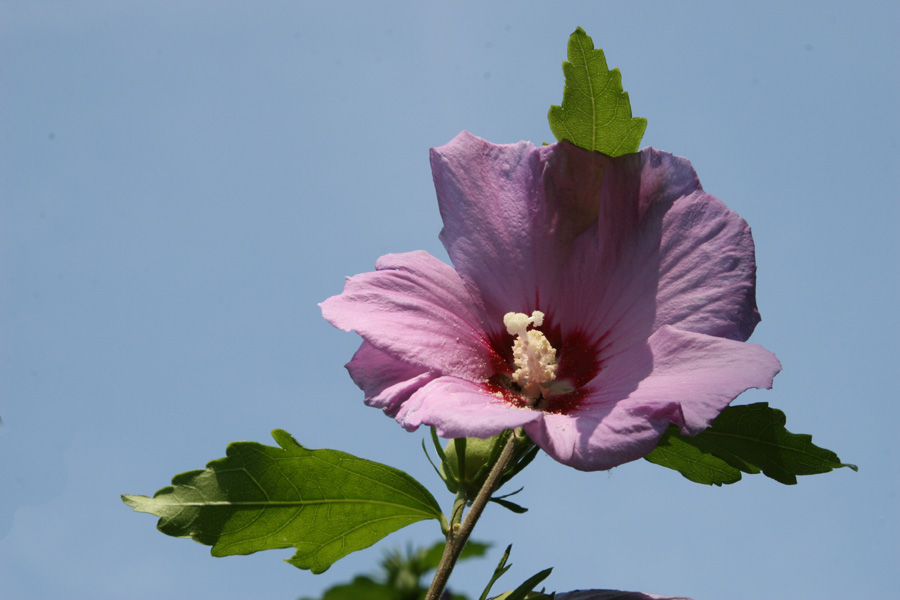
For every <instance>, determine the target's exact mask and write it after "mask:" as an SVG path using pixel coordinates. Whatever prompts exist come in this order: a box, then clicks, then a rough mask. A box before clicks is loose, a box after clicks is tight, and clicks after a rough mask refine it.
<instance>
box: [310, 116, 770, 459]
mask: <svg viewBox="0 0 900 600" xmlns="http://www.w3.org/2000/svg"><path fill="white" fill-rule="evenodd" d="M431 168H432V173H433V176H434V183H435V188H436V190H437V197H438V204H439V206H440V211H441V216H442V218H443V221H444V229H443V231H442V232H441V235H440V239H441V241H442V242H443V244H444V247H445V248H446V249H447V253H448V254H449V256H450V259H451V261H452V262H453V267H451V266H449V265H447V264H445V263H443V262H442V261H440V260H438V259H437V258H435V257H434V256H432V255H430V254H428V253H427V252H424V251H418V252H409V253H405V254H389V255H386V256H382V257H381V258H380V259H378V261H377V262H376V265H375V268H376V271H375V272H372V273H364V274H361V275H357V276H355V277H349V278H348V279H347V281H346V284H345V287H344V291H343V293H341V294H340V295H337V296H334V297H332V298H329V299H328V300H326V301H325V302H323V303H322V305H321V306H322V312H323V315H324V317H325V318H326V319H327V320H328V321H329V322H330V323H331V324H333V325H334V326H336V327H338V328H340V329H343V330H347V331H350V330H353V331H356V332H357V333H358V334H359V335H360V336H361V337H362V339H363V342H362V345H361V346H360V348H359V350H358V351H357V352H356V354H355V355H354V356H353V359H352V360H351V361H350V362H349V363H348V364H347V369H348V370H349V372H350V376H351V377H352V378H353V380H354V382H356V384H357V385H358V386H359V387H360V388H361V389H362V390H363V392H364V393H365V401H366V404H368V405H369V406H373V407H377V408H381V409H382V410H383V411H384V412H385V413H386V414H387V415H389V416H391V417H393V418H395V419H396V420H397V421H398V422H399V423H400V424H401V425H402V426H403V427H404V428H406V429H407V430H410V431H412V430H415V429H416V428H418V427H419V426H420V425H432V426H434V427H435V428H436V429H437V431H438V433H439V434H440V435H441V436H442V437H445V438H456V437H478V438H487V437H491V436H493V435H496V434H498V433H500V432H501V431H503V430H504V429H510V428H516V427H524V429H525V431H526V433H527V434H528V435H529V436H530V438H531V439H532V440H533V441H534V442H535V443H536V444H537V445H538V446H540V447H541V448H542V449H543V450H544V451H545V452H547V454H549V455H550V456H552V457H553V458H554V459H556V460H558V461H560V462H562V463H564V464H567V465H571V466H573V467H575V468H577V469H582V470H599V469H609V468H612V467H615V466H616V465H619V464H622V463H625V462H628V461H631V460H635V459H638V458H640V457H642V456H644V455H646V454H647V453H648V452H650V451H651V450H653V448H654V447H655V445H656V443H657V441H658V440H659V438H660V436H661V435H662V433H663V432H664V431H665V430H666V428H667V427H668V426H669V424H670V423H674V424H676V425H677V426H678V427H680V428H681V431H682V432H683V433H685V434H688V435H695V434H697V433H700V432H701V431H703V430H704V429H706V428H707V427H708V426H709V425H710V423H711V422H712V421H713V419H715V417H716V416H717V415H718V414H719V413H720V412H721V411H722V409H723V408H725V407H726V406H727V405H728V404H729V403H730V402H731V401H732V400H734V398H736V397H737V396H738V395H739V394H740V393H742V392H743V391H745V390H747V389H748V388H754V387H756V388H758V387H765V388H769V387H771V385H772V378H773V377H774V376H775V374H776V373H778V371H779V370H780V369H781V366H780V364H779V363H778V360H777V359H776V358H775V356H774V355H773V354H772V353H770V352H769V351H767V350H765V349H764V348H762V347H761V346H758V345H755V344H749V343H746V340H747V338H748V337H749V336H750V334H751V333H752V331H753V329H754V327H755V326H756V324H757V323H758V322H759V313H758V311H757V309H756V299H755V281H756V264H755V259H754V248H753V240H752V238H751V235H750V228H749V227H748V225H747V223H746V222H745V221H744V220H743V219H741V218H740V217H739V216H738V215H737V214H736V213H734V212H732V211H731V210H729V209H728V208H727V207H726V206H725V205H724V204H723V203H722V202H720V201H719V200H717V199H716V198H714V197H713V196H711V195H709V194H707V193H706V192H704V191H703V189H702V187H701V186H700V182H699V180H698V179H697V175H696V173H695V172H694V170H693V168H692V167H691V165H690V163H689V162H688V161H687V160H685V159H683V158H680V157H677V156H673V155H671V154H667V153H664V152H660V151H658V150H654V149H653V148H647V149H645V150H643V151H642V152H640V153H637V154H629V155H625V156H620V157H616V158H611V157H609V156H606V155H604V154H600V153H598V152H589V151H587V150H584V149H581V148H578V147H576V146H573V145H572V144H569V143H568V142H565V141H564V142H560V143H558V144H551V145H547V146H542V147H535V146H533V145H532V144H530V143H527V142H520V143H518V144H508V145H496V144H491V143H490V142H487V141H485V140H482V139H480V138H478V137H475V136H473V135H471V134H470V133H467V132H463V133H461V134H460V135H458V136H457V137H456V138H455V139H454V140H453V141H451V142H450V143H449V144H447V145H445V146H441V147H439V148H433V149H432V150H431Z"/></svg>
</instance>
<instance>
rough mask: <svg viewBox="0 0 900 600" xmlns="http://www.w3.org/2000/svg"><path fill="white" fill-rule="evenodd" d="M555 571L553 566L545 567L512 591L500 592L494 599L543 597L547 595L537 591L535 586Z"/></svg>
mask: <svg viewBox="0 0 900 600" xmlns="http://www.w3.org/2000/svg"><path fill="white" fill-rule="evenodd" d="M551 571H553V569H552V568H550V569H544V570H543V571H541V572H540V573H535V574H534V575H532V576H531V577H529V578H528V579H526V580H525V582H524V583H522V585H520V586H519V587H517V588H516V589H514V590H512V591H511V592H506V593H505V594H500V595H499V596H497V597H496V598H494V600H527V599H529V598H536V597H537V598H541V597H546V596H545V595H544V593H543V592H535V591H534V587H535V586H536V585H537V584H539V583H540V582H542V581H543V580H545V579H547V577H549V575H550V572H551Z"/></svg>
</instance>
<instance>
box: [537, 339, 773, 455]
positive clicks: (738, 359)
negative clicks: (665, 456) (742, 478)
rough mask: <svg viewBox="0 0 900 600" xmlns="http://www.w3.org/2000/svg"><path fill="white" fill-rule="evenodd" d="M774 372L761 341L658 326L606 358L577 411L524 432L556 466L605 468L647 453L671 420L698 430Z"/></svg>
mask: <svg viewBox="0 0 900 600" xmlns="http://www.w3.org/2000/svg"><path fill="white" fill-rule="evenodd" d="M780 370H781V365H780V364H779V362H778V360H777V359H776V358H775V355H774V354H772V353H771V352H769V351H768V350H766V349H765V348H763V347H762V346H758V345H756V344H748V343H744V342H737V341H734V340H728V339H724V338H718V337H714V336H708V335H703V334H698V333H692V332H686V331H681V330H678V329H675V328H673V327H670V326H664V327H662V328H661V329H660V330H659V331H657V332H656V333H654V334H653V336H652V337H651V338H650V339H649V340H648V342H647V344H646V345H638V346H634V347H632V348H631V349H629V350H627V351H625V352H623V353H621V354H619V355H616V356H614V357H611V358H610V359H609V360H608V361H607V363H606V364H605V367H604V369H603V371H602V372H601V373H600V374H599V375H598V376H597V377H596V378H595V379H594V380H593V381H592V382H591V383H590V384H588V386H587V387H588V388H589V389H591V393H590V395H589V396H588V397H587V398H586V399H585V400H584V401H583V402H582V404H581V406H579V407H578V408H577V409H575V410H573V411H572V412H569V413H568V414H547V415H546V416H545V417H544V419H543V421H542V422H540V423H532V424H531V425H528V426H526V428H525V430H526V431H527V432H528V434H529V436H531V439H532V440H534V442H535V443H536V444H538V445H539V446H540V447H541V448H543V449H544V451H545V452H547V453H548V454H549V455H550V456H552V457H553V458H555V459H556V460H558V461H560V462H562V463H565V464H567V465H570V466H573V467H575V468H577V469H581V470H585V471H594V470H603V469H610V468H612V467H615V466H617V465H620V464H623V463H626V462H629V461H632V460H636V459H638V458H640V457H642V456H644V455H646V454H647V453H649V452H650V451H651V450H653V448H654V447H655V446H656V443H657V441H658V440H659V437H660V436H661V435H662V433H663V432H664V431H665V430H666V428H667V427H668V425H669V423H670V422H671V423H675V424H676V425H678V426H679V427H681V430H682V431H683V432H684V433H686V434H689V435H696V434H698V433H700V432H701V431H703V430H704V429H706V428H707V427H708V426H709V425H710V423H712V421H713V420H714V419H715V418H716V417H717V416H718V415H719V413H720V412H721V411H722V409H723V408H725V407H726V406H727V405H728V404H729V403H730V402H731V401H732V400H734V399H735V398H736V397H737V396H738V395H740V394H741V393H742V392H744V391H746V390H747V389H749V388H754V387H755V388H771V387H772V379H773V378H774V377H775V375H776V374H777V373H778V372H779V371H780Z"/></svg>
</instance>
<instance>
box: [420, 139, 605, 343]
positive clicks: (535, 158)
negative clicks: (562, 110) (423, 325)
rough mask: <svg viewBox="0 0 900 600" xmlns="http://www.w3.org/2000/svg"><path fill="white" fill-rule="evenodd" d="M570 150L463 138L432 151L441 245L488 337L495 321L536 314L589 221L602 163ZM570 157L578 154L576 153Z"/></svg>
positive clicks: (598, 158)
mask: <svg viewBox="0 0 900 600" xmlns="http://www.w3.org/2000/svg"><path fill="white" fill-rule="evenodd" d="M573 149H575V148H574V146H571V145H563V146H559V145H555V146H545V147H542V148H535V147H534V146H533V145H531V144H530V143H527V142H520V143H518V144H509V145H495V144H491V143H489V142H487V141H485V140H482V139H481V138H478V137H475V136H473V135H472V134H470V133H468V132H463V133H461V134H459V135H458V136H456V138H454V139H453V140H452V141H451V142H450V143H449V144H446V145H445V146H441V147H439V148H433V149H432V151H431V167H432V173H433V176H434V184H435V189H436V190H437V196H438V203H439V205H440V209H441V216H442V217H443V219H444V229H443V230H442V231H441V241H442V242H443V243H444V246H445V247H446V248H447V252H448V253H449V255H450V259H451V260H452V261H453V264H454V266H455V267H456V269H457V270H458V271H459V274H460V276H461V277H462V279H463V281H464V282H465V283H466V285H467V287H469V289H470V290H477V294H478V295H480V296H481V297H483V298H484V302H485V308H486V309H487V314H488V315H490V316H491V319H492V320H491V322H489V323H488V326H489V327H492V330H491V331H492V332H496V331H499V330H500V328H501V318H502V315H503V314H505V313H506V312H509V311H516V312H527V313H530V312H531V311H532V310H535V309H538V308H541V306H542V299H541V298H540V297H539V295H540V294H539V290H540V292H541V293H543V292H546V291H548V290H550V289H552V288H553V287H554V286H555V285H556V284H557V281H558V272H559V270H560V268H561V267H562V264H563V262H564V260H565V258H566V254H567V250H568V246H569V245H570V244H571V242H572V241H573V240H574V239H575V237H576V236H577V235H578V234H579V233H580V232H581V231H583V230H584V229H585V228H587V227H589V226H590V225H591V223H593V221H594V220H595V219H596V216H597V206H596V194H597V189H598V186H599V183H600V180H601V175H602V173H603V168H604V166H605V165H606V164H607V163H608V162H609V161H610V160H611V159H609V158H608V157H606V156H603V155H600V154H594V153H589V152H584V151H575V152H572V150H573ZM575 150H577V149H575Z"/></svg>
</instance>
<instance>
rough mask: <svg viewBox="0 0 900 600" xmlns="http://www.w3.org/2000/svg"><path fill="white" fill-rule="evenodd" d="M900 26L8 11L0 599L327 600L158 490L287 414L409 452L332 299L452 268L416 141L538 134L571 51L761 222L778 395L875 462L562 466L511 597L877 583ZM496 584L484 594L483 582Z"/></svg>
mask: <svg viewBox="0 0 900 600" xmlns="http://www.w3.org/2000/svg"><path fill="white" fill-rule="evenodd" d="M898 22H900V9H898V8H897V5H896V4H895V3H888V2H857V3H839V2H789V3H783V2H756V3H752V4H742V5H738V4H737V3H721V2H693V3H690V4H689V5H688V6H676V5H675V3H668V2H654V1H648V2H641V3H613V2H555V3H540V2H516V3H512V2H507V3H501V2H498V3H483V2H457V3H444V4H440V5H439V4H437V3H429V2H417V3H412V2H410V3H404V2H396V3H378V2H357V3H350V2H270V3H265V4H261V3H249V2H246V3H239V2H217V3H206V2H111V1H109V2H98V1H84V2H72V3H61V2H42V1H29V2H24V1H12V0H3V1H2V2H0V256H2V261H0V276H2V283H0V298H2V300H0V306H2V311H0V340H2V342H0V352H2V355H0V356H2V359H0V417H2V419H3V422H4V424H3V426H2V427H0V581H2V582H3V589H4V597H5V598H11V599H19V598H34V599H45V598H46V599H50V598H53V599H56V598H64V597H91V598H94V599H95V600H103V599H113V598H116V599H117V598H123V597H128V598H136V599H142V598H158V597H160V596H166V597H170V598H187V597H210V598H212V597H215V598H219V599H221V600H226V599H231V598H247V597H266V598H284V599H293V598H296V597H298V596H300V595H304V594H308V595H313V594H315V593H317V592H318V591H320V590H321V589H323V588H325V587H327V586H329V585H331V584H333V583H335V582H337V581H341V580H345V579H348V578H350V577H351V576H352V575H354V574H355V573H358V572H360V571H365V570H371V569H372V568H373V566H374V564H375V562H376V561H377V560H378V559H379V558H380V557H381V555H382V552H383V551H384V550H385V549H387V548H389V547H391V546H398V545H405V544H407V543H410V542H411V543H417V544H428V543H431V542H432V541H434V540H436V539H437V537H438V535H439V530H438V528H437V527H436V526H435V525H434V524H433V523H424V524H419V525H416V526H413V527H410V528H408V529H406V530H403V531H401V532H399V533H396V534H394V535H392V536H391V537H389V538H388V539H387V540H386V541H384V542H382V543H381V544H379V545H377V546H375V547H373V548H372V549H369V550H367V551H364V552H360V553H357V554H355V555H352V556H350V557H348V558H347V559H344V560H343V561H341V562H339V563H338V564H336V565H335V566H334V567H332V569H331V570H329V571H328V572H327V573H325V574H324V575H320V576H314V575H311V574H310V573H308V572H304V571H299V570H297V569H295V568H293V567H291V566H289V565H287V564H286V563H283V562H282V561H281V560H280V559H282V558H287V557H288V556H290V552H289V551H272V552H266V553H260V554H256V555H253V556H250V557H231V558H226V559H213V558H211V557H210V556H209V551H208V548H206V547H203V546H200V545H198V544H195V543H193V542H190V541H185V540H178V539H174V538H169V537H166V536H163V535H162V534H160V533H158V532H156V531H155V519H153V518H152V517H150V516H147V515H139V514H134V513H132V512H131V511H130V510H129V509H128V508H127V507H126V506H124V505H123V504H122V503H121V502H120V500H119V494H121V493H134V494H152V493H153V492H154V491H155V490H157V489H158V488H160V487H163V486H164V485H166V484H167V483H168V482H169V480H170V479H171V477H172V476H173V475H174V474H176V473H179V472H182V471H186V470H191V469H196V468H200V467H202V466H203V465H204V464H205V463H206V462H207V461H209V460H211V459H214V458H218V457H220V456H222V455H223V453H224V449H225V446H226V445H227V444H228V443H229V442H231V441H234V440H241V439H247V440H255V441H261V442H266V443H268V442H270V440H271V438H270V435H269V432H270V431H271V430H272V429H274V428H283V429H286V430H288V431H290V432H291V433H292V434H293V435H294V436H295V437H296V438H297V439H298V440H299V441H300V442H301V443H303V444H305V445H307V446H309V447H312V448H319V447H330V448H336V449H340V450H344V451H347V452H350V453H353V454H356V455H360V456H363V457H366V458H370V459H372V460H377V461H380V462H384V463H387V464H390V465H392V466H396V467H398V468H401V469H403V470H405V471H407V472H409V473H411V474H413V475H414V476H416V477H418V478H419V479H420V480H421V481H423V482H424V483H425V484H426V485H427V486H429V487H430V488H431V489H432V490H433V492H434V493H435V495H436V496H437V497H438V499H439V500H440V501H441V502H442V503H443V504H444V506H448V505H449V503H450V501H451V498H450V497H449V496H447V495H446V493H441V490H442V489H443V488H442V484H441V483H440V482H439V481H438V480H437V478H436V477H435V476H434V474H433V472H432V471H431V467H430V466H428V464H427V462H426V461H425V460H424V457H423V456H422V455H421V451H420V449H419V444H420V440H421V438H422V433H424V432H419V433H414V434H410V433H405V432H404V431H403V430H402V429H401V428H400V427H398V426H397V425H396V424H395V423H394V422H393V421H392V420H390V419H387V418H385V417H384V416H383V415H381V414H380V412H378V411H376V410H373V409H369V408H366V407H365V406H364V405H363V404H362V396H361V393H360V392H359V390H358V389H357V388H356V387H355V386H354V385H353V384H352V382H351V381H350V380H349V378H348V377H347V375H346V372H345V371H344V369H343V364H344V363H345V362H346V361H347V360H348V359H349V357H350V356H351V355H352V353H353V351H354V350H355V348H356V346H357V344H358V340H357V338H356V337H355V336H354V335H351V334H346V333H341V332H339V331H337V330H335V329H333V328H332V327H331V326H330V325H328V324H327V323H326V322H325V321H323V320H322V318H321V315H320V312H319V309H318V307H317V303H318V302H320V301H321V300H323V299H325V298H326V297H328V296H330V295H333V294H336V293H338V292H339V291H340V290H341V287H342V284H343V278H344V276H346V275H352V274H355V273H359V272H364V271H369V270H371V269H372V267H373V265H374V261H375V259H376V258H377V257H378V256H380V255H382V254H385V253H388V252H400V251H409V250H415V249H425V250H428V251H430V252H432V253H433V254H435V255H436V256H439V257H441V258H446V254H445V253H444V251H443V249H442V248H441V246H440V244H439V242H438V240H437V233H438V231H439V230H440V227H441V223H440V219H439V215H438V211H437V204H436V202H435V199H434V191H433V188H432V184H431V173H430V170H429V165H428V148H429V147H431V146H436V145H441V144H444V143H446V142H447V141H449V140H450V139H452V138H453V137H454V136H455V135H456V134H457V133H458V132H459V131H460V130H463V129H467V130H469V131H471V132H473V133H475V134H476V135H479V136H481V137H484V138H486V139H488V140H491V141H493V142H498V143H500V142H515V141H518V140H521V139H525V140H531V141H534V142H535V143H541V142H544V141H552V134H551V133H550V130H549V127H548V125H547V121H546V113H547V110H548V108H549V106H550V105H551V104H554V103H559V101H560V99H561V94H562V85H563V81H562V71H561V69H560V64H561V62H562V60H563V59H564V58H565V48H566V40H567V38H568V35H569V34H570V33H571V32H572V30H574V29H575V27H576V26H581V27H583V28H584V29H585V30H586V31H587V32H588V34H590V35H591V36H592V37H593V39H594V41H595V43H596V44H597V46H598V47H602V48H604V49H605V51H606V56H607V60H608V62H609V64H610V66H612V67H618V68H619V69H621V71H622V73H623V81H624V85H625V88H626V90H628V91H629V93H630V95H631V101H632V107H633V110H634V113H635V115H637V116H642V117H646V118H647V119H648V121H649V125H648V127H647V132H646V134H645V137H644V141H643V144H644V145H652V146H654V147H657V148H660V149H663V150H666V151H670V152H673V153H675V154H679V155H683V156H686V157H688V158H689V159H690V160H691V161H692V162H693V164H694V167H695V168H696V169H697V171H698V173H699V176H700V179H701V181H702V182H703V185H704V188H705V189H706V190H707V191H709V192H710V193H712V194H714V195H716V196H718V197H719V198H721V199H722V200H723V201H724V202H725V203H726V204H728V205H729V206H730V207H731V208H733V209H734V210H736V211H737V212H739V213H740V214H741V215H742V216H743V217H744V218H746V219H747V221H748V222H749V223H750V225H751V227H752V228H753V233H754V237H755V239H756V243H757V260H758V264H759V285H758V302H759V306H760V310H761V313H762V316H763V321H762V323H761V324H760V326H759V327H758V328H757V330H756V333H755V334H754V336H753V339H752V341H755V342H757V343H760V344H762V345H764V346H766V347H767V348H769V349H770V350H772V351H774V352H775V353H776V354H777V355H778V357H779V358H780V360H781V361H782V363H783V365H784V371H783V372H782V373H781V374H780V375H779V376H778V377H777V378H776V381H775V388H774V389H773V390H771V391H766V392H757V391H754V392H752V393H748V394H746V395H744V396H742V397H741V398H740V399H739V402H755V401H767V402H769V403H770V404H772V405H773V406H776V407H778V408H781V409H783V410H784V411H785V412H786V413H787V415H788V427H789V429H791V430H793V431H795V432H802V433H811V434H813V435H814V436H815V437H814V440H815V441H816V442H818V443H819V444H820V445H823V446H825V447H827V448H831V449H833V450H835V451H837V452H838V453H839V454H840V456H841V457H842V458H843V459H844V460H846V461H848V462H853V463H857V464H859V465H860V471H859V473H852V472H850V471H849V470H847V469H843V470H841V471H838V472H834V473H831V474H827V475H819V476H815V477H808V478H804V479H801V481H800V483H799V485H797V486H792V487H785V486H782V485H780V484H778V483H775V482H774V481H771V480H768V479H765V478H763V477H762V476H756V477H746V478H745V479H744V480H743V481H742V482H740V483H738V484H736V485H733V486H729V487H725V488H706V487H703V486H699V485H696V484H692V483H690V482H688V481H687V480H684V479H682V478H681V477H680V476H679V475H677V474H676V473H674V472H671V471H668V470H665V469H661V468H659V467H656V466H654V465H651V464H649V463H647V462H645V461H638V462H636V463H631V464H628V465H624V466H622V467H619V468H617V469H615V470H613V471H611V472H609V473H605V472H604V473H593V474H586V473H580V472H576V471H574V470H572V469H569V468H566V467H563V466H561V465H559V464H557V463H555V462H553V461H552V460H550V459H549V458H547V457H546V456H544V457H542V458H541V459H539V460H537V461H535V463H534V464H533V465H532V466H531V467H529V469H528V470H527V471H526V472H525V473H523V474H522V475H521V476H520V477H519V483H520V484H521V485H524V486H525V490H524V492H522V494H520V496H519V497H518V498H519V499H520V501H521V503H523V504H525V505H526V506H528V507H529V508H530V511H529V512H528V513H527V514H525V515H521V516H517V515H513V514H511V513H507V512H506V511H503V510H502V509H499V508H494V509H491V510H490V511H489V512H488V513H487V515H486V517H485V518H484V519H483V522H482V523H480V524H479V527H478V528H477V529H476V532H475V536H474V537H475V538H477V539H481V540H485V541H491V542H493V543H494V544H495V548H494V551H493V553H492V554H491V556H490V560H485V561H481V562H474V563H471V564H470V565H466V566H463V567H460V568H459V569H458V570H457V573H456V575H455V577H454V579H453V580H452V582H451V584H452V585H454V586H455V587H457V588H458V589H461V590H463V591H468V592H470V593H476V595H477V592H479V591H480V589H481V587H482V586H483V584H484V582H485V580H486V579H487V577H488V576H489V573H490V571H491V570H492V568H493V564H494V562H495V561H496V560H497V559H498V557H499V553H500V551H501V550H502V548H503V547H505V545H506V544H508V543H512V544H513V555H512V562H513V563H514V567H513V569H512V570H511V571H510V572H509V574H508V575H507V576H506V578H505V579H504V580H503V582H504V583H505V584H506V588H511V587H514V586H515V585H517V584H518V583H519V582H520V581H522V580H524V579H525V578H526V577H528V576H530V575H531V574H533V573H534V572H536V571H538V570H541V569H543V568H545V567H548V566H553V567H554V568H555V569H554V572H553V574H552V575H551V577H550V578H549V579H548V580H547V585H548V586H549V587H550V588H551V589H557V590H561V591H563V590H568V589H575V588H584V587H610V588H619V589H638V590H643V591H648V592H655V593H664V594H672V595H685V596H690V597H692V598H695V599H696V600H704V599H705V600H713V599H724V598H727V599H729V600H743V599H746V600H750V599H759V598H766V599H768V600H781V599H788V598H791V599H794V598H817V599H830V598H835V599H837V598H850V597H888V596H892V595H893V594H895V593H896V590H897V589H898V587H900V575H898V571H897V569H896V565H897V564H898V559H900V542H898V540H900V535H898V528H900V524H898V507H900V497H898V481H900V469H898V466H897V465H898V458H900V457H898V451H897V444H896V427H897V423H898V421H900V408H898V387H900V386H898V384H900V381H898V379H900V377H898V373H900V356H898V350H897V343H896V340H897V337H898V334H900V327H898V319H897V316H896V307H897V306H898V303H900V302H898V301H900V293H898V280H900V273H898V257H900V253H898V250H900V248H898V236H897V235H896V227H897V223H898V216H900V215H898V197H897V191H896V190H897V186H896V181H897V180H898V176H900V173H898V167H897V164H898V160H897V159H898V154H900V153H898V140H900V118H898V106H900V75H898V70H897V64H898V59H900V52H898V41H897V36H896V24H897V23H898ZM501 587H502V586H501Z"/></svg>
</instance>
